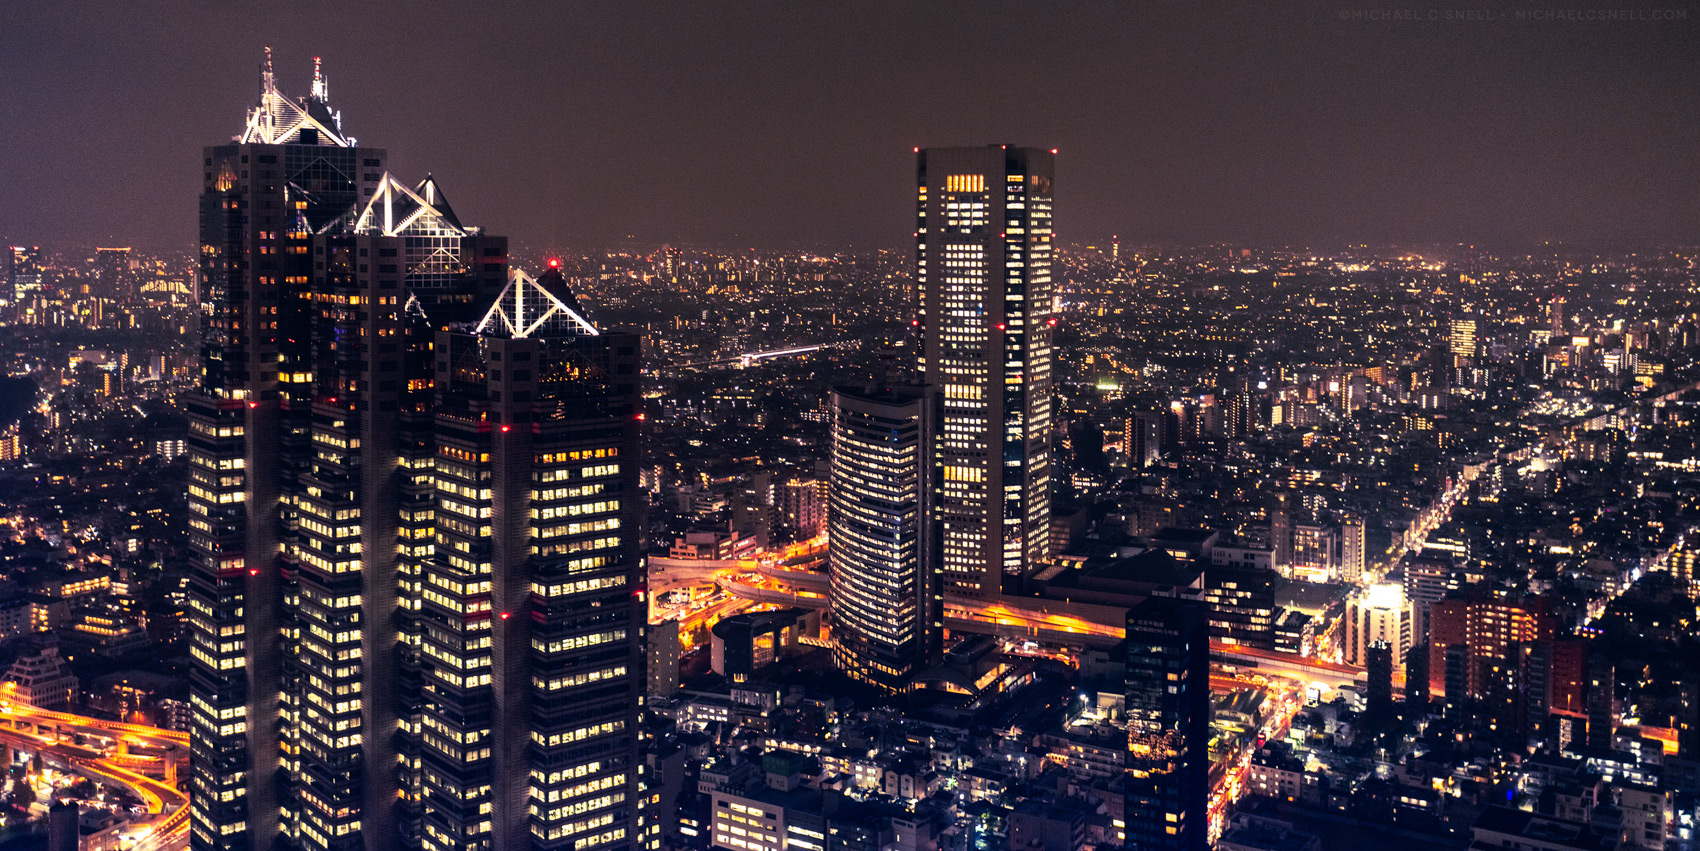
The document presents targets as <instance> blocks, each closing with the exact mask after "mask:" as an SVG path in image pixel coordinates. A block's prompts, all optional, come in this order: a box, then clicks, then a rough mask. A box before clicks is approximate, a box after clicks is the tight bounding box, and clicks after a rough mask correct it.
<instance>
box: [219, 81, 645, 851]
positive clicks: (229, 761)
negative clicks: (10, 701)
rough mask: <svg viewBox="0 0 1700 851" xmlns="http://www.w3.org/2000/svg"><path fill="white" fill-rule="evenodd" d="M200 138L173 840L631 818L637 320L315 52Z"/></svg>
mask: <svg viewBox="0 0 1700 851" xmlns="http://www.w3.org/2000/svg"><path fill="white" fill-rule="evenodd" d="M203 160H204V161H203V168H202V173H203V184H202V192H201V199H200V224H201V239H200V243H201V248H200V277H201V293H202V306H203V310H204V313H205V315H204V322H203V325H204V328H203V330H204V342H203V374H202V379H201V383H200V387H199V388H198V391H197V392H196V393H194V394H192V395H190V396H189V397H188V399H187V400H186V408H187V412H188V414H189V421H190V430H191V435H190V440H189V455H190V477H191V480H190V489H189V510H190V526H191V528H190V543H191V547H192V551H193V557H194V565H193V571H192V578H191V584H190V608H189V621H190V632H189V634H190V650H191V655H192V657H193V659H194V669H193V674H192V683H191V703H192V717H193V726H192V730H191V760H190V761H191V781H190V782H191V784H192V785H191V796H190V797H191V804H190V806H191V819H190V825H191V834H190V841H191V847H193V848H195V849H199V850H200V851H213V850H214V849H256V851H259V850H260V849H265V850H266V851H269V849H272V848H274V847H292V848H299V849H317V850H318V851H331V849H349V850H350V851H352V849H371V850H372V851H375V850H376V849H391V848H420V849H442V851H449V849H453V851H466V849H519V848H537V849H550V848H575V849H581V851H588V849H609V851H628V849H636V848H638V847H639V846H644V847H648V846H649V845H650V844H651V843H646V842H645V841H644V837H643V836H641V835H640V830H641V829H640V827H639V825H640V818H639V807H640V797H641V796H640V795H639V791H638V790H639V788H640V782H641V780H640V777H639V775H640V767H639V756H638V729H637V726H638V712H639V706H640V700H641V693H642V682H643V664H644V663H643V655H642V652H641V649H642V645H643V640H644V629H645V608H646V600H645V593H646V592H645V576H644V569H643V561H642V552H641V549H640V539H639V534H640V528H641V516H642V515H641V511H642V506H641V494H640V493H639V491H638V487H637V476H638V457H637V456H638V453H639V449H640V444H639V433H638V430H639V426H640V419H641V412H640V409H639V405H640V400H641V393H640V390H639V387H638V380H639V378H638V363H639V354H638V346H639V340H638V337H637V336H636V335H635V334H630V333H623V332H618V331H609V330H604V329H599V328H597V327H595V326H594V325H593V324H592V323H591V322H589V321H587V319H586V318H585V315H584V311H583V310H582V309H581V308H580V305H579V303H578V300H577V298H576V296H575V295H574V293H573V292H572V290H571V289H570V287H569V286H568V284H567V281H566V280H565V279H564V278H563V277H562V275H561V274H560V273H559V272H558V271H556V270H551V271H550V272H548V273H546V274H544V275H541V276H539V277H535V278H534V277H532V276H530V275H528V274H526V273H525V272H523V271H520V270H518V269H514V268H511V267H510V264H509V258H508V247H507V240H506V239H505V238H502V237H497V236H491V235H489V234H486V233H483V232H482V231H481V230H479V229H478V228H476V227H471V226H467V225H465V224H463V223H462V222H461V221H460V220H459V218H458V217H457V216H456V214H455V212H454V210H453V209H452V208H451V207H450V206H449V203H448V200H447V198H446V197H445V196H444V194H443V192H442V190H441V188H439V187H438V185H437V183H436V181H435V180H434V179H433V178H431V177H426V178H425V179H424V180H422V181H420V182H418V183H414V184H404V183H401V182H398V181H397V180H396V179H395V178H394V177H392V176H391V175H390V174H389V173H388V172H387V171H386V169H385V162H386V152H385V151H384V150H383V149H381V148H372V147H364V146H361V145H358V144H357V143H356V142H355V140H354V139H353V138H352V137H350V136H348V135H347V134H346V133H345V132H344V131H343V129H342V124H341V118H340V116H339V115H338V114H337V113H336V112H334V111H333V110H332V109H331V108H330V105H329V97H328V93H327V86H326V83H325V80H324V77H323V76H322V75H321V74H320V73H319V72H318V71H317V69H316V68H315V73H314V80H313V85H312V91H311V94H309V95H308V96H307V97H305V98H296V97H291V96H288V95H285V94H283V93H282V92H281V91H279V89H278V87H277V85H276V81H275V79H274V77H273V74H272V69H271V62H270V55H269V50H268V55H267V61H266V65H265V67H264V69H263V72H262V74H261V86H260V94H259V102H258V104H257V105H256V106H255V107H254V108H253V109H251V110H250V111H249V113H248V118H247V123H246V126H245V127H244V128H243V130H242V132H241V134H240V135H239V136H237V137H236V138H235V140H234V141H233V142H231V143H228V144H222V145H216V146H213V147H209V148H207V149H206V150H205V154H204V158H203Z"/></svg>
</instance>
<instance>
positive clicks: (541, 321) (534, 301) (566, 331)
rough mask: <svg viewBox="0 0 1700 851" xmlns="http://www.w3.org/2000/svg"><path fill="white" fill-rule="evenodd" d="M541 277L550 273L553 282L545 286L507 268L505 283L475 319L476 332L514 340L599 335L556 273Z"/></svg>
mask: <svg viewBox="0 0 1700 851" xmlns="http://www.w3.org/2000/svg"><path fill="white" fill-rule="evenodd" d="M545 277H552V278H553V279H554V280H553V281H551V283H555V284H556V286H554V287H548V286H545V285H544V284H542V283H540V282H539V281H538V280H537V279H536V278H533V277H531V276H530V275H527V274H526V273H525V272H523V271H521V270H519V269H513V270H510V271H509V272H508V285H507V286H506V287H503V288H502V294H501V295H499V296H497V297H496V303H495V304H492V305H490V309H489V310H488V311H486V312H485V313H484V318H483V319H481V320H479V322H478V327H477V329H475V330H476V331H477V333H479V334H489V335H492V336H503V337H511V338H513V339H516V340H521V339H525V338H527V337H561V336H568V337H595V336H599V335H600V334H601V333H602V332H600V331H597V330H596V326H594V325H592V324H590V321H589V320H587V319H585V318H584V315H583V314H582V313H580V312H579V308H578V298H577V297H576V296H575V295H573V293H572V290H571V289H569V288H567V287H566V281H565V279H564V278H561V276H560V273H559V272H555V271H552V272H551V274H550V275H549V276H545ZM563 294H564V295H565V298H563V297H562V295H563Z"/></svg>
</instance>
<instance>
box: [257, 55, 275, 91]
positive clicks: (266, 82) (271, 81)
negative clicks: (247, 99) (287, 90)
mask: <svg viewBox="0 0 1700 851" xmlns="http://www.w3.org/2000/svg"><path fill="white" fill-rule="evenodd" d="M260 89H261V91H262V92H272V91H275V90H276V89H277V81H276V78H275V77H273V76H272V46H271V45H269V44H268V45H266V64H265V65H264V66H262V67H261V69H260Z"/></svg>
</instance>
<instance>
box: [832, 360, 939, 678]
mask: <svg viewBox="0 0 1700 851" xmlns="http://www.w3.org/2000/svg"><path fill="white" fill-rule="evenodd" d="M928 403H929V397H928V396H927V395H925V394H924V393H922V392H921V390H920V388H893V389H886V390H874V389H868V390H861V389H858V388H850V387H840V388H838V389H836V390H834V391H833V393H832V467H831V475H830V478H829V483H830V485H829V491H828V494H829V495H828V503H827V522H828V528H829V529H830V533H831V540H832V548H831V551H830V556H829V562H830V571H831V585H830V587H829V600H828V602H829V606H830V610H831V612H832V656H833V661H834V664H835V665H836V666H837V667H838V668H839V669H840V670H842V671H844V672H845V673H846V674H848V675H850V676H851V677H854V678H856V679H859V680H862V681H864V682H868V683H872V684H874V685H878V686H880V687H882V688H885V689H889V690H893V691H895V690H899V689H902V688H903V687H904V686H905V685H906V684H907V683H908V682H909V681H910V680H911V679H913V677H914V676H915V675H916V674H917V673H919V672H920V670H921V669H922V668H925V667H926V666H928V665H931V664H935V663H936V662H937V661H938V656H939V648H940V639H941V638H942V635H943V627H944V623H943V612H942V602H943V597H942V594H941V592H940V590H939V589H938V586H937V582H936V574H934V573H933V572H932V571H930V570H928V569H927V568H928V565H927V560H926V553H927V551H928V547H927V545H926V543H925V541H924V538H925V536H926V534H927V533H928V531H929V528H928V526H927V524H926V523H925V522H924V518H925V517H926V513H927V512H926V504H927V500H928V499H929V498H930V494H929V492H928V490H929V489H928V482H929V476H928V475H927V474H928V470H929V468H928V465H927V463H926V455H927V448H928V446H929V444H930V437H931V435H930V432H929V429H930V425H931V423H932V417H931V416H930V415H929V414H928V411H927V405H928Z"/></svg>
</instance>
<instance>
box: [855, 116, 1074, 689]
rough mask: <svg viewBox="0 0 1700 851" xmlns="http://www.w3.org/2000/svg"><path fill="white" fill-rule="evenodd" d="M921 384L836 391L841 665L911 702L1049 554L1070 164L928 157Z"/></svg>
mask: <svg viewBox="0 0 1700 851" xmlns="http://www.w3.org/2000/svg"><path fill="white" fill-rule="evenodd" d="M915 153H916V198H915V254H916V260H915V306H916V320H915V323H916V330H917V331H918V332H919V333H918V335H917V336H918V338H919V339H918V342H919V346H918V352H919V354H918V367H919V370H918V378H919V383H918V384H914V385H900V386H890V387H870V388H849V387H843V388H839V389H838V390H836V391H835V392H834V394H833V405H832V409H833V426H832V466H831V480H830V485H831V487H830V490H829V493H830V504H829V506H828V520H829V532H830V540H831V554H830V563H831V572H832V577H831V586H830V588H831V593H830V605H831V612H832V618H833V629H832V638H833V653H834V658H835V660H836V663H837V665H838V667H839V668H840V669H842V670H844V671H845V672H847V673H849V674H850V675H851V676H854V677H857V678H859V679H862V680H865V681H867V682H870V683H872V684H875V685H878V686H881V687H883V688H887V689H891V690H901V689H903V688H904V687H905V686H906V685H907V684H908V682H909V681H910V680H911V679H913V677H914V676H915V674H917V673H919V672H920V670H922V669H923V668H925V667H927V666H929V665H931V664H933V663H935V662H936V661H937V660H938V656H939V651H940V648H941V639H942V634H943V630H944V618H945V605H946V597H947V596H950V597H955V598H957V599H961V600H964V601H967V602H969V603H970V604H973V603H985V602H991V601H995V600H996V598H997V597H998V596H999V595H1000V594H1002V593H1003V591H1004V589H1005V586H1006V585H1011V586H1013V585H1017V584H1019V583H1020V581H1021V580H1022V579H1023V578H1025V576H1026V575H1027V574H1028V573H1029V572H1030V571H1031V570H1033V569H1034V568H1035V567H1037V566H1039V565H1041V564H1043V563H1044V562H1045V561H1046V560H1047V559H1048V558H1049V556H1050V554H1051V553H1050V549H1051V543H1050V524H1051V497H1050V495H1051V470H1052V463H1051V422H1052V410H1051V405H1052V394H1051V370H1052V362H1051V348H1052V346H1051V337H1052V334H1053V331H1054V328H1055V324H1056V319H1055V318H1054V315H1053V304H1052V301H1053V286H1052V282H1051V259H1052V250H1053V244H1052V241H1053V239H1054V236H1053V234H1052V229H1051V216H1052V208H1051V204H1052V186H1051V183H1052V178H1053V173H1054V165H1055V154H1056V151H1054V150H1052V151H1045V150H1040V149H1037V148H1022V147H1016V146H1013V145H990V146H986V147H977V148H928V149H919V148H917V149H916V152H915Z"/></svg>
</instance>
